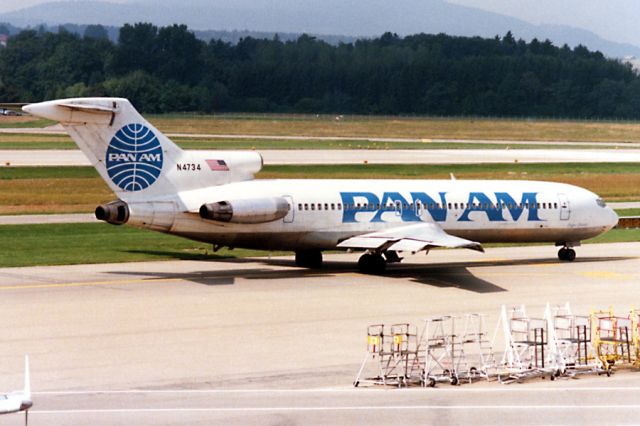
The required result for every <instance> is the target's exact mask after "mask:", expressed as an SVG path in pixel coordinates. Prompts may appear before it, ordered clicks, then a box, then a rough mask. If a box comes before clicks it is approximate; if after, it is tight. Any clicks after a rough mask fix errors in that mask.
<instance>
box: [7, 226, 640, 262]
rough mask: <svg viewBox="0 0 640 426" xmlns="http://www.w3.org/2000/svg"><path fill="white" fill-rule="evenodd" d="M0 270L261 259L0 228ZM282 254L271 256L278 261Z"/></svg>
mask: <svg viewBox="0 0 640 426" xmlns="http://www.w3.org/2000/svg"><path fill="white" fill-rule="evenodd" d="M0 240H1V241H2V242H3V244H2V249H0V267H14V266H36V265H71V264H87V263H116V262H136V261H149V260H178V259H181V260H216V259H223V258H229V257H253V256H266V255H267V252H264V251H258V250H245V249H234V250H226V249H222V250H220V251H218V252H217V253H212V251H211V245H209V244H204V243H198V242H194V241H190V240H187V239H185V238H180V237H176V236H172V235H165V234H160V233H157V232H152V231H148V230H141V229H136V228H132V227H128V226H113V225H108V224H103V223H88V224H53V225H49V224H47V225H5V226H0ZM632 241H634V242H635V241H640V230H638V229H629V230H623V229H616V230H612V231H609V232H608V233H606V234H604V235H601V236H599V237H597V238H593V239H591V240H588V241H586V242H585V243H610V242H632ZM282 254H285V253H284V252H278V253H274V255H282Z"/></svg>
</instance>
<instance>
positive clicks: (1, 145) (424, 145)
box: [0, 133, 625, 151]
mask: <svg viewBox="0 0 640 426" xmlns="http://www.w3.org/2000/svg"><path fill="white" fill-rule="evenodd" d="M171 139H172V140H173V141H174V142H175V143H176V144H178V145H179V146H180V147H182V148H183V149H200V150H261V151H264V150H270V149H292V150H294V149H295V150H301V149H302V150H304V149H326V150H329V149H330V150H341V149H375V150H390V149H509V148H518V149H611V147H609V146H598V145H554V144H550V145H535V144H511V145H505V144H497V143H490V142H489V143H482V144H478V143H465V142H428V141H425V142H381V141H366V140H354V139H337V140H320V139H277V138H273V139H263V138H241V139H236V138H231V139H230V138H227V139H224V138H200V137H198V138H190V137H173V138H171ZM619 146H620V147H625V145H624V143H621V144H620V145H619ZM2 149H22V150H33V149H63V150H69V149H78V147H77V146H76V144H75V143H74V142H73V141H72V140H71V138H70V137H68V136H66V135H37V134H33V135H32V134H18V133H0V150H2Z"/></svg>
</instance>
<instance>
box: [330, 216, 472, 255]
mask: <svg viewBox="0 0 640 426" xmlns="http://www.w3.org/2000/svg"><path fill="white" fill-rule="evenodd" d="M385 244H388V245H389V246H388V247H386V250H394V251H413V252H416V251H420V250H425V249H428V248H431V247H446V248H468V249H471V250H477V251H481V252H484V249H483V248H482V245H481V244H480V243H478V242H475V241H471V240H466V239H464V238H460V237H456V236H453V235H450V234H447V233H446V232H445V231H444V230H443V229H442V228H441V227H440V226H439V225H437V224H435V223H419V224H414V225H407V226H399V227H396V228H391V229H387V230H385V231H380V232H371V233H369V234H363V235H357V236H355V237H351V238H348V239H346V240H344V241H342V242H341V243H340V244H338V247H340V248H361V249H379V248H381V247H383V246H384V245H385Z"/></svg>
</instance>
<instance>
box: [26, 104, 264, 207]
mask: <svg viewBox="0 0 640 426" xmlns="http://www.w3.org/2000/svg"><path fill="white" fill-rule="evenodd" d="M23 109H24V111H26V112H28V113H30V114H32V115H35V116H39V117H44V118H48V119H51V120H54V121H59V122H60V123H61V124H62V125H63V126H64V128H65V129H66V130H67V132H68V133H69V135H70V136H71V137H72V139H73V140H74V141H75V143H76V144H77V145H78V147H79V148H80V149H81V150H82V152H83V153H84V154H85V156H86V157H87V158H88V159H89V161H90V162H91V164H92V165H93V166H94V167H95V168H96V170H97V171H98V173H100V176H101V177H102V178H103V179H104V181H105V182H106V183H107V184H108V185H109V187H110V188H111V190H112V191H113V192H114V193H115V194H116V195H117V196H118V198H120V199H121V200H123V201H126V202H136V201H148V200H163V199H172V198H175V197H177V194H178V193H180V192H184V191H189V190H194V189H200V188H204V187H209V186H215V185H221V184H225V183H229V182H237V181H241V180H249V179H252V178H253V176H254V174H255V173H257V172H258V171H259V170H260V169H261V168H262V157H260V155H259V154H258V153H255V152H250V151H249V152H232V151H183V150H182V149H181V148H180V147H178V146H177V145H176V144H175V143H173V142H172V141H171V140H170V139H169V138H168V137H166V136H165V135H163V134H162V133H161V132H160V131H159V130H158V129H157V128H155V127H154V126H153V125H152V124H151V123H149V122H148V121H147V120H145V119H144V118H143V117H142V115H140V113H139V112H138V111H137V110H136V109H135V108H134V107H133V105H131V103H130V102H129V101H128V100H127V99H124V98H73V99H61V100H54V101H47V102H41V103H37V104H31V105H27V106H25V107H23Z"/></svg>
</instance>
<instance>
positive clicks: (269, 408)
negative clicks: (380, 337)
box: [0, 243, 640, 425]
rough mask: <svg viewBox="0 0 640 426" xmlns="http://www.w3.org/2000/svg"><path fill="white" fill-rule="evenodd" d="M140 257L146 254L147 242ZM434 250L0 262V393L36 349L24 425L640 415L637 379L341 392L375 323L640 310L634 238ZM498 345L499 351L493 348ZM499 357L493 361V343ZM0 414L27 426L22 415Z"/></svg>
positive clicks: (16, 379)
mask: <svg viewBox="0 0 640 426" xmlns="http://www.w3.org/2000/svg"><path fill="white" fill-rule="evenodd" d="M149 250H157V248H150V249H149ZM577 253H578V258H577V260H576V261H575V262H572V263H560V262H559V261H558V260H557V259H556V248H554V247H552V246H533V247H518V248H514V247H506V248H489V249H488V250H487V253H484V254H482V253H477V252H472V251H468V250H435V251H433V252H431V253H430V254H429V255H428V256H424V254H422V255H416V256H411V257H409V258H408V259H406V263H404V262H403V263H402V264H400V265H396V266H393V267H391V268H390V270H389V271H388V273H387V275H386V276H384V277H379V276H367V275H362V274H359V273H357V272H356V269H355V261H356V260H357V257H358V256H357V255H356V254H331V255H328V256H326V259H327V262H326V265H325V267H324V268H323V269H321V270H317V271H310V270H305V269H301V268H297V267H295V266H294V265H293V260H292V258H291V257H282V258H281V257H279V258H273V259H267V258H263V259H261V258H256V259H238V260H233V259H229V260H224V259H218V260H211V261H207V262H204V261H201V262H195V261H178V260H176V261H168V262H144V263H127V264H101V265H76V266H52V267H29V268H4V269H0V321H1V322H2V327H3V331H2V336H3V337H2V345H0V389H3V390H17V389H20V388H21V387H22V383H23V356H24V354H25V353H28V354H29V355H30V359H31V377H32V388H33V391H34V395H33V399H34V407H33V408H32V410H31V412H30V415H29V422H30V424H32V425H45V424H46V425H58V424H74V425H75V424H91V425H103V424H105V425H107V424H142V425H146V424H149V425H151V424H154V425H155V424H185V423H189V424H332V425H335V424H361V423H373V424H403V425H404V424H434V423H437V424H463V423H464V424H469V423H473V424H478V423H480V424H514V423H518V424H577V423H579V424H594V425H595V424H598V425H600V424H602V423H609V424H610V423H617V424H630V423H637V413H638V409H640V403H638V399H637V397H636V396H637V392H638V390H640V379H639V376H638V374H637V373H635V372H630V371H628V372H625V371H619V372H617V373H616V374H614V375H613V376H612V377H610V378H607V377H597V376H581V377H580V378H579V379H573V380H557V381H554V382H550V381H549V380H541V379H536V380H533V381H531V382H528V383H525V384H519V385H509V386H505V385H500V384H498V383H496V382H490V383H484V382H482V383H475V384H471V385H463V386H459V387H452V386H450V385H448V384H442V385H438V386H437V387H436V388H435V389H380V388H357V389H354V388H353V387H352V386H351V383H352V381H353V380H354V378H355V376H356V373H357V371H358V367H359V365H360V363H361V361H362V359H363V357H364V355H365V348H366V327H367V326H368V325H370V324H375V323H385V324H393V323H399V322H411V323H414V324H421V323H422V320H423V319H424V318H426V317H431V316H437V315H445V314H454V315H463V314H464V313H468V312H479V313H482V314H486V316H487V324H488V327H487V328H488V332H489V334H490V335H493V328H494V327H495V324H496V318H497V316H498V312H499V308H500V305H501V304H506V305H507V306H514V305H519V304H522V303H524V304H526V306H527V310H528V313H529V314H530V315H531V316H542V313H543V309H544V305H545V303H546V302H551V303H554V304H560V303H564V302H566V301H568V302H570V303H571V305H572V308H573V310H574V312H576V313H585V314H586V313H588V312H589V310H590V309H592V308H607V307H608V306H609V305H613V307H614V309H616V311H617V312H620V313H625V312H628V310H629V308H630V307H631V305H632V304H635V305H636V306H640V243H619V244H602V245H595V244H591V245H585V246H582V247H579V248H577ZM499 345H500V339H498V340H497V343H496V352H499V349H498V348H499ZM498 356H500V354H499V353H498ZM0 421H1V422H2V424H15V425H20V424H23V421H24V420H23V417H22V416H21V415H18V414H15V415H8V416H5V417H1V418H0Z"/></svg>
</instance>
